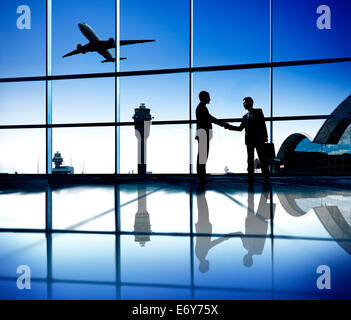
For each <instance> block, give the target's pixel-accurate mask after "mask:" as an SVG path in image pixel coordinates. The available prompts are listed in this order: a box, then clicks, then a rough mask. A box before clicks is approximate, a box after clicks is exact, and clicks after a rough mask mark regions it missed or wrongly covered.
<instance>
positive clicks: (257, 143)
mask: <svg viewBox="0 0 351 320" xmlns="http://www.w3.org/2000/svg"><path fill="white" fill-rule="evenodd" d="M253 104H254V101H253V99H252V98H251V97H246V98H244V99H243V106H244V108H245V109H246V110H247V111H248V112H247V113H246V114H245V115H244V116H243V119H242V121H241V124H240V126H233V125H230V124H227V123H226V124H225V128H226V129H229V130H234V131H242V130H243V129H245V144H246V149H247V172H248V182H249V183H252V182H253V180H254V156H255V149H256V151H257V155H258V158H259V160H260V164H261V168H262V174H263V177H264V179H265V181H266V183H268V182H269V175H270V174H269V168H268V161H267V159H266V157H265V154H264V143H265V142H267V141H268V135H267V128H266V123H265V121H264V115H263V112H262V109H255V108H253Z"/></svg>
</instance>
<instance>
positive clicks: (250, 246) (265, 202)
mask: <svg viewBox="0 0 351 320" xmlns="http://www.w3.org/2000/svg"><path fill="white" fill-rule="evenodd" d="M270 191H271V189H270V187H269V186H264V187H263V189H262V193H261V198H260V202H259V205H258V208H257V212H255V205H254V189H253V186H252V185H249V188H248V197H247V216H246V220H245V236H246V237H245V236H243V237H241V241H242V243H243V247H244V248H245V249H246V250H247V254H246V255H245V256H244V258H243V264H244V266H245V267H251V266H252V264H253V256H254V255H261V254H262V252H263V249H264V245H265V242H266V235H267V230H268V220H269V219H271V211H270V210H271V207H270V203H269V194H270ZM272 208H273V213H272V214H274V210H275V205H274V204H273V206H272ZM250 236H253V237H250Z"/></svg>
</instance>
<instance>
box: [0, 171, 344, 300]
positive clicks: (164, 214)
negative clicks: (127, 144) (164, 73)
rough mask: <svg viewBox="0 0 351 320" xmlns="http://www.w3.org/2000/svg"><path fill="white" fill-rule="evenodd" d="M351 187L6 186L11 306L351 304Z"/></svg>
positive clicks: (4, 234)
mask: <svg viewBox="0 0 351 320" xmlns="http://www.w3.org/2000/svg"><path fill="white" fill-rule="evenodd" d="M32 185H33V184H32ZM350 186H351V179H350V180H348V179H346V180H345V181H344V184H342V185H341V186H340V185H339V186H333V187H331V186H330V184H328V183H326V182H323V181H322V180H321V181H320V182H319V183H315V184H307V183H304V182H303V181H300V182H299V183H292V182H291V180H290V181H287V180H284V179H279V178H277V179H276V180H274V181H273V182H272V183H271V185H270V186H264V185H263V184H260V183H256V184H254V185H252V186H248V185H247V184H245V183H243V182H242V181H241V180H240V179H235V178H232V179H227V180H225V179H222V180H215V179H213V180H212V181H211V182H210V183H207V184H205V185H201V184H198V183H197V182H195V181H194V180H191V179H178V180H176V181H162V180H160V181H150V180H145V181H134V182H133V183H132V182H123V183H118V184H114V183H108V184H103V185H100V184H85V185H73V186H72V185H70V186H67V185H66V186H64V185H57V184H56V185H55V184H48V183H45V184H43V185H40V184H36V186H35V187H30V184H26V185H20V186H18V185H17V186H16V187H12V188H9V187H8V185H0V228H1V229H0V231H1V232H0V299H340V298H341V299H343V298H348V299H349V298H351V281H350V280H351V275H350V273H349V270H350V268H351V191H349V190H351V189H350ZM19 266H28V267H29V268H30V269H29V270H30V290H27V289H22V290H20V289H18V285H19V287H21V283H24V282H25V280H24V279H23V277H22V278H21V277H20V276H21V274H22V273H21V271H19V272H18V273H17V271H18V270H17V268H18V267H19ZM319 266H323V267H320V268H321V269H318V267H319ZM321 270H322V271H321ZM329 271H330V273H329ZM19 277H20V279H19ZM18 279H19V280H18ZM19 282H20V283H19ZM328 286H330V289H328Z"/></svg>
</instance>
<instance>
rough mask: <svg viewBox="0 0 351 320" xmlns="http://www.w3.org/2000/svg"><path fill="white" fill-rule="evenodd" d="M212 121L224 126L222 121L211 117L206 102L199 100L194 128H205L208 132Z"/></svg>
mask: <svg viewBox="0 0 351 320" xmlns="http://www.w3.org/2000/svg"><path fill="white" fill-rule="evenodd" d="M212 123H215V124H218V125H219V126H221V127H224V122H223V121H221V120H218V119H216V118H215V117H213V116H212V115H211V114H210V112H209V111H208V109H207V107H206V104H205V103H203V102H200V103H199V104H198V106H197V108H196V130H198V129H205V130H206V132H207V134H208V132H209V130H210V129H212Z"/></svg>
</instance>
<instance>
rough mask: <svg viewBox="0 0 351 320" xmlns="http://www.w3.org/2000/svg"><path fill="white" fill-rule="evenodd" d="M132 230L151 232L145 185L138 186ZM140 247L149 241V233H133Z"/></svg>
mask: <svg viewBox="0 0 351 320" xmlns="http://www.w3.org/2000/svg"><path fill="white" fill-rule="evenodd" d="M134 232H151V224H150V216H149V213H148V212H147V209H146V187H145V186H144V185H141V186H138V212H137V213H136V214H135V220H134ZM135 241H136V242H139V244H140V246H141V247H144V246H145V243H146V242H148V241H150V236H149V235H135Z"/></svg>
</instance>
